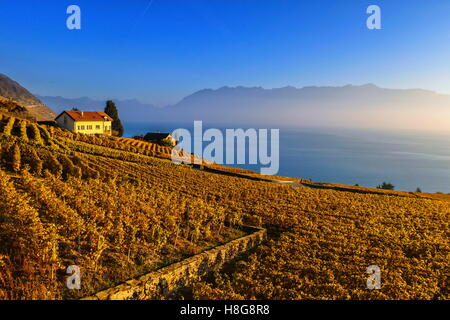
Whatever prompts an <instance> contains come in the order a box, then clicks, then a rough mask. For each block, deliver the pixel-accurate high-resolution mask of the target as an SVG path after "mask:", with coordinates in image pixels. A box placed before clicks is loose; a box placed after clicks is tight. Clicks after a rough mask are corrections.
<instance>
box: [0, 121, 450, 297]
mask: <svg viewBox="0 0 450 320" xmlns="http://www.w3.org/2000/svg"><path fill="white" fill-rule="evenodd" d="M0 117H1V118H0V132H1V135H0V145H1V153H0V158H1V170H0V214H1V216H0V265H1V268H0V298H1V299H21V298H22V299H23V298H28V299H30V298H41V299H61V298H77V297H81V296H86V295H89V294H92V293H93V292H95V291H97V290H99V289H103V288H106V287H109V286H112V285H114V284H117V283H118V282H120V281H123V280H126V279H129V278H131V277H134V276H136V275H138V274H142V273H143V272H147V271H149V270H154V269H155V268H157V267H159V266H161V265H165V264H167V263H170V262H171V261H176V260H179V259H182V258H183V257H186V256H189V255H192V254H195V253H198V252H199V251H201V250H203V249H204V248H208V247H211V246H214V245H215V244H218V243H223V242H225V241H228V240H229V239H231V238H234V237H237V236H240V235H241V234H240V232H239V230H238V226H240V225H243V224H245V225H255V226H264V227H266V228H268V230H269V235H270V240H269V241H268V242H267V243H266V244H264V245H262V246H260V247H259V248H258V249H256V250H255V251H254V252H253V253H252V254H250V255H249V256H248V257H244V258H243V259H242V260H240V261H237V262H236V263H235V264H232V265H229V266H227V267H226V268H225V269H223V270H218V271H217V272H216V273H215V274H214V275H213V276H211V277H209V278H208V279H205V280H203V281H202V282H199V283H198V284H197V285H196V286H195V287H194V288H192V296H193V297H194V298H198V299H203V298H218V299H219V298H220V299H223V298H256V299H305V298H307V299H319V298H322V299H323V298H325V299H348V298H355V299H361V298H364V299H366V298H367V299H380V298H387V299H410V298H418V299H448V298H449V291H448V290H449V289H448V288H450V283H449V278H448V270H449V262H448V261H449V258H450V257H449V249H450V245H449V238H450V229H449V214H450V202H448V201H447V199H446V198H445V196H443V195H442V196H441V198H439V199H432V198H426V199H425V198H419V197H417V196H416V195H414V194H409V193H396V192H386V193H384V194H371V193H367V194H361V193H355V192H350V191H348V192H345V191H338V190H327V189H312V188H307V187H297V188H295V187H292V186H290V185H285V184H280V183H271V182H266V181H255V180H251V179H246V178H240V177H234V176H226V175H220V174H212V173H208V172H204V171H200V170H194V169H193V168H191V167H190V166H187V165H176V164H174V163H172V162H171V161H170V160H168V158H169V157H170V149H168V148H164V147H160V146H157V145H154V144H150V143H146V142H142V141H133V140H132V139H119V138H113V137H102V138H100V137H93V136H87V135H83V134H74V133H72V132H69V131H66V130H62V129H57V128H53V127H46V126H40V125H37V124H35V123H32V122H29V121H26V120H20V119H14V118H11V117H8V116H5V115H0ZM239 173H244V174H250V173H248V172H239ZM71 264H76V265H78V266H80V267H81V268H82V270H84V271H83V272H84V273H83V286H82V290H81V291H79V292H78V291H77V292H74V291H68V290H67V289H66V288H65V281H64V279H65V276H66V275H65V270H66V268H67V266H68V265H71ZM373 264H375V265H378V266H379V267H380V268H381V272H382V274H381V276H382V289H381V290H373V291H371V290H368V289H367V288H366V279H367V277H368V274H366V268H367V267H368V266H369V265H373Z"/></svg>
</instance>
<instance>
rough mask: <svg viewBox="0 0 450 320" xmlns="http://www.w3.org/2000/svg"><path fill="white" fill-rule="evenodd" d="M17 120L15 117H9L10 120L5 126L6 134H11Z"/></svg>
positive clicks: (4, 132)
mask: <svg viewBox="0 0 450 320" xmlns="http://www.w3.org/2000/svg"><path fill="white" fill-rule="evenodd" d="M15 121H16V119H15V118H14V117H9V119H8V122H7V123H6V125H5V127H4V128H3V134H4V135H5V136H10V135H11V131H12V129H13V126H14V122H15Z"/></svg>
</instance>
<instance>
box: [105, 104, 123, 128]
mask: <svg viewBox="0 0 450 320" xmlns="http://www.w3.org/2000/svg"><path fill="white" fill-rule="evenodd" d="M105 113H106V114H107V115H108V116H110V117H111V118H113V122H112V130H113V131H115V132H116V134H117V136H119V137H121V136H123V131H124V129H123V126H122V122H121V121H120V119H119V112H118V111H117V107H116V104H115V103H114V102H113V101H111V100H108V101H106V107H105Z"/></svg>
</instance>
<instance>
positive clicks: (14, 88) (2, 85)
mask: <svg viewBox="0 0 450 320" xmlns="http://www.w3.org/2000/svg"><path fill="white" fill-rule="evenodd" d="M0 96H1V97H4V98H7V99H10V100H12V101H14V102H16V103H18V104H20V105H21V106H23V107H25V109H26V110H27V112H28V113H29V114H30V115H31V116H32V117H34V118H35V119H36V120H38V121H45V120H53V119H54V118H55V116H56V114H55V113H54V112H53V111H52V110H51V109H50V108H48V107H47V106H46V105H45V104H43V103H42V102H41V101H40V100H39V99H38V98H36V97H35V96H34V95H33V94H31V93H30V92H29V91H28V90H27V89H25V88H24V87H22V86H21V85H20V84H19V83H18V82H16V81H14V80H12V79H10V78H9V77H8V76H6V75H4V74H1V73H0Z"/></svg>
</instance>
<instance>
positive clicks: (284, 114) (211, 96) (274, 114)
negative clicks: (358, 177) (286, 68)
mask: <svg viewBox="0 0 450 320" xmlns="http://www.w3.org/2000/svg"><path fill="white" fill-rule="evenodd" d="M169 110H170V114H171V115H172V116H173V117H176V118H177V119H186V120H188V119H190V120H194V119H197V120H204V121H209V122H223V123H242V124H268V125H293V126H295V125H301V126H345V127H371V128H392V129H396V128H401V129H427V128H429V129H430V128H438V127H439V128H440V129H446V128H449V129H450V96H449V95H443V94H437V93H435V92H432V91H427V90H422V89H408V90H398V89H384V88H380V87H377V86H376V85H373V84H366V85H361V86H354V85H347V86H342V87H304V88H295V87H291V86H289V87H283V88H277V89H264V88H261V87H251V88H247V87H222V88H219V89H217V90H211V89H205V90H200V91H198V92H196V93H194V94H192V95H190V96H187V97H185V98H184V99H182V100H181V101H180V102H179V103H177V104H176V105H174V106H171V107H168V108H167V110H166V111H169ZM443 112H444V113H443ZM444 114H446V115H448V117H446V119H443V115H444Z"/></svg>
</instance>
